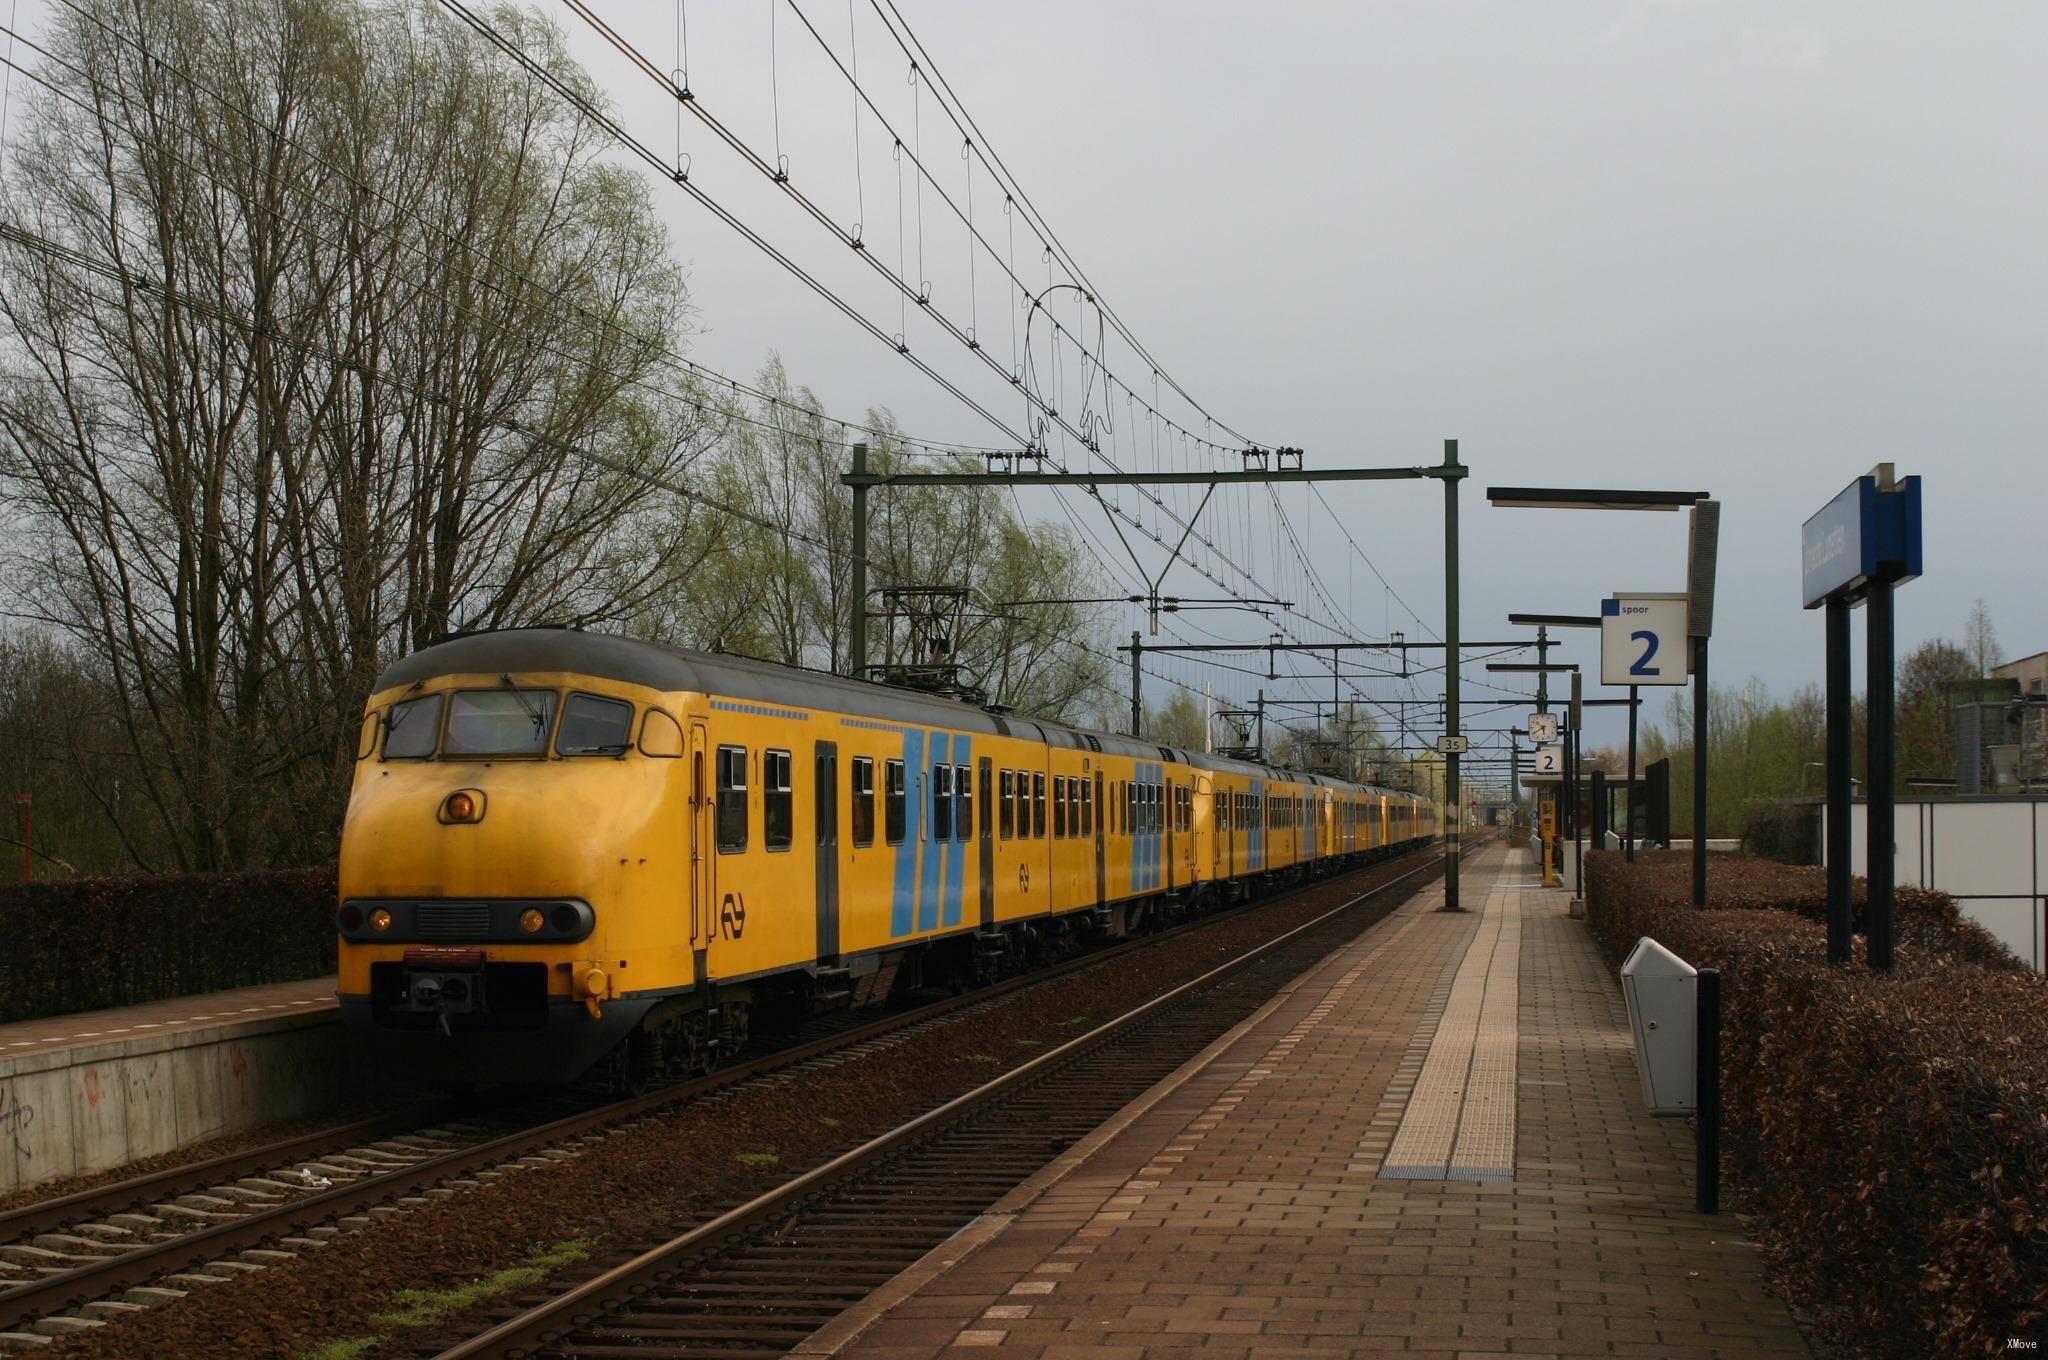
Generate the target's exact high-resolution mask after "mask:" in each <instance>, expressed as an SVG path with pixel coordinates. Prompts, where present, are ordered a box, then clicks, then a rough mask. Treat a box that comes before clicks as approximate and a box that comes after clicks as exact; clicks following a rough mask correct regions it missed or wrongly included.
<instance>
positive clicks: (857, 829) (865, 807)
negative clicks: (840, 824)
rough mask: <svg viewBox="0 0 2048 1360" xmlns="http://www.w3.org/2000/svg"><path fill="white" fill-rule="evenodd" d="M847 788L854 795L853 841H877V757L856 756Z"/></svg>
mask: <svg viewBox="0 0 2048 1360" xmlns="http://www.w3.org/2000/svg"><path fill="white" fill-rule="evenodd" d="M847 780H848V784H847V789H848V792H850V793H852V795H853V843H854V844H855V845H873V844H874V843H875V758H874V757H873V756H855V757H854V758H853V765H852V767H851V769H850V771H849V772H848V774H847Z"/></svg>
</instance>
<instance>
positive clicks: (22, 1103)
mask: <svg viewBox="0 0 2048 1360" xmlns="http://www.w3.org/2000/svg"><path fill="white" fill-rule="evenodd" d="M372 1087H373V1081H372V1077H371V1074H370V1071H369V1068H368V1064H367V1063H366V1061H365V1060H364V1057H363V1055H362V1053H361V1052H360V1051H359V1049H358V1046H357V1045H355V1044H353V1043H351V1042H349V1041H348V1040H347V1038H346V1037H345V1035H344V1034H343V1031H342V1027H341V1022H340V1019H339V1017H338V1016H337V1015H336V1013H335V1012H334V1010H332V1009H331V1008H325V1009H322V1010H319V1011H315V1012H311V1013H302V1014H286V1015H277V1016H270V1017H265V1018H262V1019H249V1020H238V1021H234V1022H230V1023H226V1024H221V1025H214V1026H209V1027H206V1028H198V1029H191V1030H183V1031H179V1032H177V1033H175V1034H158V1035H150V1036H146V1037H140V1038H132V1039H124V1040H117V1041H113V1042H108V1043H93V1044H86V1045H80V1046H77V1047H72V1048H64V1049H58V1050H55V1051H51V1052H43V1053H34V1054H23V1055H21V1056H18V1057H0V1190H12V1189H15V1188H17V1187H21V1186H31V1185H38V1184H41V1183H42V1182H44V1181H48V1180H53V1179H55V1178H56V1177H59V1176H69V1175H73V1174H75V1173H78V1172H84V1171H101V1170H105V1169H106V1168H108V1167H116V1166H121V1165H124V1164H126V1163H129V1162H133V1161H138V1160H140V1159H142V1158H144V1157H153V1156H156V1155H158V1154H160V1153H165V1152H171V1151H174V1150H176V1149H178V1148H181V1147H184V1146H186V1145H188V1144H191V1143H196V1142H199V1141H200V1140H202V1139H206V1138H213V1137H216V1136H218V1135H220V1134H225V1133H235V1132H239V1131H241V1130H243V1129H248V1128H254V1127H256V1126H257V1125H260V1124H266V1123H270V1122H272V1121H274V1120H279V1119H292V1118H296V1117H299V1116H303V1115H308V1114H313V1113H316V1112H318V1111H319V1110H321V1109H324V1108H326V1107H328V1106H331V1105H333V1104H336V1103H337V1102H339V1101H340V1100H342V1099H344V1098H345V1097H349V1096H353V1095H358V1094H361V1093H363V1092H366V1091H368V1090H370V1089H372Z"/></svg>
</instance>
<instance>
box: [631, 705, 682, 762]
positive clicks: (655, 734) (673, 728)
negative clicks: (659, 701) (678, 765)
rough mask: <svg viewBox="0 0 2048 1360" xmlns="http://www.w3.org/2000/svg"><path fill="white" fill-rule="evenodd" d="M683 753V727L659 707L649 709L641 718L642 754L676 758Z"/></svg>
mask: <svg viewBox="0 0 2048 1360" xmlns="http://www.w3.org/2000/svg"><path fill="white" fill-rule="evenodd" d="M682 753H683V729H682V727H681V725H680V724H678V723H677V722H676V720H675V719H674V718H671V717H670V716H669V715H668V714H666V713H664V712H662V711H661V710H660V709H658V708H650V709H648V710H647V716H646V717H644V718H642V719H641V720H640V754H641V755H643V756H653V757H655V758H656V759H658V760H674V759H676V758H677V757H678V756H680V755H682Z"/></svg>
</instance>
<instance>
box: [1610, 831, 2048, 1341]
mask: <svg viewBox="0 0 2048 1360" xmlns="http://www.w3.org/2000/svg"><path fill="white" fill-rule="evenodd" d="M1689 870H1690V856H1689V854H1687V853H1683V852H1681V853H1677V854H1671V853H1660V854H1653V855H1649V856H1639V857H1638V859H1637V862H1636V864H1634V865H1629V864H1627V863H1625V862H1624V861H1623V860H1622V857H1621V856H1619V855H1615V854H1611V853H1609V854H1599V855H1589V856H1587V859H1586V871H1587V890H1588V896H1587V902H1588V915H1589V919H1590V921H1591V924H1592V926H1593V929H1594V931H1595V934H1596V936H1597V937H1598V939H1599V941H1600V944H1601V947H1602V949H1603V951H1604V952H1605V953H1606V954H1607V956H1608V957H1609V959H1610V960H1613V961H1618V960H1619V959H1620V958H1621V957H1622V956H1623V955H1624V954H1626V952H1627V951H1628V950H1629V949H1630V948H1632V947H1633V946H1634V945H1635V942H1636V941H1637V940H1638V939H1639V938H1641V937H1642V936H1644V935H1650V936H1653V937H1655V938H1656V939H1657V941H1658V942H1659V943H1661V944H1663V945H1665V946H1666V947H1667V948H1669V949H1671V950H1673V951H1674V952H1675V953H1677V954H1678V955H1680V956H1681V957H1683V958H1685V959H1686V960H1688V961H1689V962H1691V963H1693V964H1694V965H1696V966H1704V965H1709V964H1711V965H1713V966H1715V967H1718V968H1720V969H1721V970H1722V976H1723V983H1722V1008H1723V1009H1722V1017H1723V1020H1722V1022H1723V1033H1722V1047H1721V1060H1722V1082H1723V1101H1724V1109H1725V1116H1726V1133H1725V1140H1724V1147H1725V1151H1726V1156H1727V1170H1728V1172H1729V1174H1730V1178H1731V1180H1732V1181H1733V1182H1734V1183H1735V1185H1736V1188H1737V1189H1738V1191H1739V1193H1740V1194H1741V1195H1742V1197H1743V1200H1744V1204H1745V1207H1747V1208H1750V1209H1753V1210H1754V1211H1756V1212H1757V1213H1758V1214H1760V1215H1761V1216H1762V1217H1763V1219H1764V1227H1765V1231H1764V1232H1763V1233H1762V1237H1763V1241H1764V1245H1765V1248H1766V1251H1767V1252H1768V1259H1769V1262H1770V1264H1771V1266H1772V1269H1773V1272H1774V1274H1776V1275H1777V1276H1778V1278H1779V1279H1780V1281H1781V1283H1783V1284H1785V1285H1786V1286H1787V1287H1788V1288H1789V1289H1790V1291H1791V1292H1792V1293H1793V1294H1794V1295H1795V1296H1797V1297H1798V1298H1799V1299H1800V1301H1801V1302H1802V1303H1803V1304H1804V1305H1805V1306H1806V1307H1807V1308H1808V1309H1809V1310H1810V1311H1811V1312H1812V1313H1813V1314H1814V1316H1815V1317H1816V1318H1817V1319H1818V1320H1819V1322H1820V1325H1821V1327H1822V1330H1823V1331H1824V1332H1825V1333H1826V1334H1827V1335H1828V1337H1829V1339H1830V1340H1831V1341H1833V1342H1835V1343H1836V1344H1838V1345H1839V1346H1841V1347H1842V1348H1843V1349H1844V1350H1846V1351H1849V1352H1851V1353H1854V1354H1857V1355H1864V1356H1873V1357H1898V1360H1907V1357H1913V1358H1914V1360H1918V1357H1922V1356H1927V1355H1933V1354H1940V1355H1989V1354H1993V1353H1996V1352H1997V1351H1999V1350H2001V1349H2003V1346H2004V1342H2005V1339H2006V1338H2008V1337H2013V1336H2025V1337H2033V1336H2037V1335H2039V1333H2040V1332H2041V1330H2042V1329H2043V1327H2044V1326H2048V980H2044V979H2043V978H2041V977H2040V976H2039V975H2037V974H2035V973H2033V972H2032V971H2031V970H2029V969H2028V968H2026V967H2025V966H2024V965H2023V964H2021V963H2019V962H2018V961H2017V960H2015V959H2014V958H2013V957H2012V956H2011V955H2010V954H2009V953H2006V952H2005V950H2004V949H2003V948H2002V947H2001V946H1999V945H1998V944H1997V943H1996V942H1995V941H1993V940H1992V939H1991V938H1990V937H1989V936H1987V935H1986V934H1985V933H1984V932H1983V931H1982V930H1980V929H1978V928H1977V927H1976V926H1975V925H1973V924H1971V923H1969V922H1967V921H1964V920H1963V919H1961V917H1960V916H1959V915H1958V913H1957V911H1956V908H1955V904H1954V903H1953V902H1952V901H1950V900H1949V899H1948V898H1947V897H1946V896H1945V895H1943V894H1940V893H1930V892H1923V891H1917V890H1916V891H1901V892H1900V893H1899V903H1898V906H1899V910H1898V925H1899V932H1898V933H1899V947H1898V952H1897V961H1896V963H1897V966H1896V968H1895V970H1894V972H1893V974H1892V975H1891V976H1890V977H1885V978H1879V977H1875V976H1873V975H1871V974H1870V973H1869V972H1868V971H1867V970H1865V969H1864V968H1863V967H1862V965H1861V959H1860V954H1861V950H1860V945H1861V942H1860V940H1859V942H1858V945H1859V962H1858V965H1857V966H1856V967H1854V968H1850V969H1837V968H1834V967H1831V966H1830V965H1829V964H1828V962H1827V939H1826V928H1825V925H1824V924H1822V922H1823V921H1824V918H1825V902H1826V897H1825V892H1826V889H1825V883H1824V881H1823V879H1822V876H1821V874H1820V873H1819V871H1817V870H1802V869H1794V868H1789V867H1787V866H1784V865H1780V864H1775V863H1772V862H1770V861H1766V860H1760V859H1756V858H1753V857H1750V856H1746V855H1731V856H1725V857H1724V856H1719V855H1717V856H1715V858H1714V871H1713V875H1712V877H1711V878H1710V880H1709V883H1710V888H1711V892H1710V896H1709V909H1708V910H1706V911H1695V910H1694V909H1693V908H1692V906H1691V903H1690V871H1689ZM1861 886H1862V885H1861V884H1860V883H1859V884H1858V890H1859V896H1858V901H1857V914H1858V918H1859V919H1858V924H1859V926H1860V924H1861V920H1860V918H1861V913H1862V900H1861V896H1860V891H1861Z"/></svg>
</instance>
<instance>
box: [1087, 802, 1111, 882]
mask: <svg viewBox="0 0 2048 1360" xmlns="http://www.w3.org/2000/svg"><path fill="white" fill-rule="evenodd" d="M1108 820H1109V800H1108V799H1106V798H1104V797H1103V796H1102V771H1100V770H1097V771H1096V772H1095V808H1094V816H1093V818H1092V820H1091V824H1090V828H1089V829H1090V830H1091V831H1092V832H1093V833H1094V836H1095V905H1096V906H1098V907H1099V906H1101V905H1103V904H1104V903H1105V902H1107V901H1109V860H1108V857H1107V852H1106V849H1105V847H1104V845H1103V833H1104V831H1105V828H1104V826H1103V823H1104V822H1107V821H1108Z"/></svg>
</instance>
